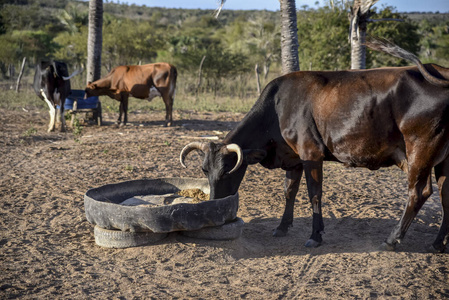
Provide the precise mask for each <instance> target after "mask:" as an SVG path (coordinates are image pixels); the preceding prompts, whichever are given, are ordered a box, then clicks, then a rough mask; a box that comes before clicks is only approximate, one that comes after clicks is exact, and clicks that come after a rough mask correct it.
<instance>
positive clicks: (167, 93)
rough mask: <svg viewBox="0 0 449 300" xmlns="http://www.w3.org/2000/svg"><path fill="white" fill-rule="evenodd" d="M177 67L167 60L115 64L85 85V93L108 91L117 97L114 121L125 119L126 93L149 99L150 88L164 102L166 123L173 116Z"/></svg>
mask: <svg viewBox="0 0 449 300" xmlns="http://www.w3.org/2000/svg"><path fill="white" fill-rule="evenodd" d="M176 78H177V70H176V67H174V66H173V65H170V64H168V63H155V64H147V65H142V66H137V65H131V66H118V67H116V68H114V69H113V70H112V71H111V72H110V73H109V74H108V75H106V76H105V77H104V78H101V79H99V80H97V81H94V82H92V83H89V84H88V85H87V87H86V89H85V92H86V97H91V96H103V95H107V96H109V97H111V98H113V99H115V100H117V101H120V115H119V118H118V120H117V123H119V124H120V123H121V116H122V114H124V119H123V123H122V125H125V124H126V122H127V111H128V98H129V96H132V97H135V98H139V99H148V100H150V101H151V100H152V98H153V97H154V95H150V89H152V90H154V91H156V90H157V92H158V93H159V94H160V96H161V97H162V99H163V100H164V103H165V108H166V117H165V124H166V125H168V126H170V125H171V123H172V121H173V117H172V109H173V101H174V96H175V91H176Z"/></svg>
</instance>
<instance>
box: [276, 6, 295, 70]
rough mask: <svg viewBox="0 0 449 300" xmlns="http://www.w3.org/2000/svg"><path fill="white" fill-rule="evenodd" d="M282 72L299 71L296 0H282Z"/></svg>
mask: <svg viewBox="0 0 449 300" xmlns="http://www.w3.org/2000/svg"><path fill="white" fill-rule="evenodd" d="M279 2H280V4H281V59H282V74H287V73H291V72H295V71H299V57H298V48H299V43H298V24H297V19H296V5H295V0H280V1H279Z"/></svg>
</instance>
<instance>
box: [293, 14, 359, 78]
mask: <svg viewBox="0 0 449 300" xmlns="http://www.w3.org/2000/svg"><path fill="white" fill-rule="evenodd" d="M348 31H349V22H348V17H347V13H346V11H345V10H344V8H342V7H335V8H334V9H332V8H331V7H328V6H325V7H323V8H319V9H317V10H301V11H299V13H298V40H299V63H300V68H301V70H331V71H333V70H342V69H348V68H350V66H351V45H350V44H349V42H348Z"/></svg>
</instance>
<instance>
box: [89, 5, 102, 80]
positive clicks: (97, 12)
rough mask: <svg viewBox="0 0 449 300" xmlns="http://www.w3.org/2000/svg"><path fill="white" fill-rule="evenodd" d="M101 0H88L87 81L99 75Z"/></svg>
mask: <svg viewBox="0 0 449 300" xmlns="http://www.w3.org/2000/svg"><path fill="white" fill-rule="evenodd" d="M102 29H103V0H90V2H89V33H88V37H87V82H89V81H95V80H98V79H100V77H101V49H102V43H103V35H102Z"/></svg>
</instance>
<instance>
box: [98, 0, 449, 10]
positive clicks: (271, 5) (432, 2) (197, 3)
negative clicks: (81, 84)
mask: <svg viewBox="0 0 449 300" xmlns="http://www.w3.org/2000/svg"><path fill="white" fill-rule="evenodd" d="M109 1H111V2H120V3H127V4H130V5H131V4H136V5H146V6H148V7H152V6H157V7H165V8H194V9H196V8H200V9H216V8H217V7H218V3H219V2H220V1H219V0H109ZM334 1H335V2H338V1H342V0H334ZM104 2H106V1H104ZM316 2H319V3H320V4H323V3H328V1H326V0H320V1H316V0H296V9H299V8H301V7H302V6H303V5H307V6H309V7H312V8H316V7H317V6H316V5H315V3H316ZM351 2H352V0H351ZM384 5H385V6H393V7H396V10H397V11H398V12H416V11H418V12H436V11H439V12H440V13H443V12H449V0H427V1H426V0H380V1H379V2H377V3H376V4H375V5H374V7H377V8H378V9H379V8H382V6H384ZM223 9H235V10H240V9H242V10H249V9H259V10H263V9H266V10H272V11H275V10H279V1H278V0H227V1H226V4H225V6H224V7H223Z"/></svg>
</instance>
